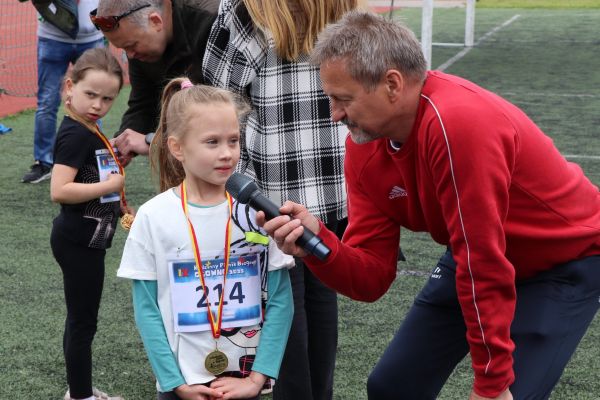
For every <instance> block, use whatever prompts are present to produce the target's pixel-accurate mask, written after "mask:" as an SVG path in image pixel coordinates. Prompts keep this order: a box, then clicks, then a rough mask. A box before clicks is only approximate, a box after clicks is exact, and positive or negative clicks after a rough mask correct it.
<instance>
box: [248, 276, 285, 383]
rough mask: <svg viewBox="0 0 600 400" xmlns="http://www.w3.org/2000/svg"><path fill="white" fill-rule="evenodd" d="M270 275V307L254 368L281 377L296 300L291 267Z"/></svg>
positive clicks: (268, 299) (268, 306) (267, 310)
mask: <svg viewBox="0 0 600 400" xmlns="http://www.w3.org/2000/svg"><path fill="white" fill-rule="evenodd" d="M267 279H268V282H267V285H268V291H269V292H268V298H267V309H266V310H265V321H264V323H263V327H262V331H261V334H260V340H259V342H258V348H257V349H256V358H255V359H254V365H253V366H252V370H253V371H256V372H260V373H261V374H263V375H266V376H269V377H271V378H275V379H277V376H278V375H279V367H280V366H281V360H282V359H283V353H284V352H285V346H286V345H287V340H288V335H289V333H290V327H291V326H292V318H293V316H294V300H293V297H292V286H291V284H290V274H289V272H288V270H287V268H282V269H278V270H275V271H269V272H268V277H267Z"/></svg>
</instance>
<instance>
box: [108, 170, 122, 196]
mask: <svg viewBox="0 0 600 400" xmlns="http://www.w3.org/2000/svg"><path fill="white" fill-rule="evenodd" d="M106 182H107V185H108V189H107V190H108V192H107V193H113V192H120V191H121V190H123V187H124V186H125V177H124V176H123V175H121V174H117V173H114V174H109V175H108V179H107V180H106Z"/></svg>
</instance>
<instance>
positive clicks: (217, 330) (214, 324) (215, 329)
mask: <svg viewBox="0 0 600 400" xmlns="http://www.w3.org/2000/svg"><path fill="white" fill-rule="evenodd" d="M225 196H226V197H227V203H228V205H229V215H228V218H227V225H226V226H225V250H224V251H225V255H224V256H225V266H224V271H223V290H221V293H220V296H219V297H220V298H219V306H218V309H217V319H216V320H215V317H214V316H213V314H212V311H211V310H210V301H208V287H207V286H206V282H205V281H204V271H203V269H202V258H201V257H200V248H199V247H198V241H197V240H196V231H194V225H192V221H191V219H190V216H189V213H188V204H187V193H186V190H185V180H184V181H183V182H181V196H180V197H181V206H182V208H183V213H184V214H185V218H186V219H187V222H188V232H189V234H190V239H191V242H192V248H193V250H194V260H195V261H196V267H197V268H198V275H200V283H201V284H202V290H203V292H204V296H206V299H207V303H208V304H207V307H208V321H209V322H210V330H211V331H212V334H213V337H214V338H215V339H218V338H219V337H220V336H221V322H222V321H223V298H224V296H225V283H226V282H227V273H228V272H229V250H230V248H231V229H230V228H231V210H232V209H233V200H232V198H231V196H230V195H229V193H227V192H225Z"/></svg>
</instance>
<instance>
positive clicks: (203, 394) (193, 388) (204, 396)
mask: <svg viewBox="0 0 600 400" xmlns="http://www.w3.org/2000/svg"><path fill="white" fill-rule="evenodd" d="M175 394H177V396H179V397H180V398H181V399H182V400H211V399H220V398H222V397H223V393H222V392H221V391H219V390H215V389H211V388H209V387H207V386H204V385H181V386H177V387H176V388H175Z"/></svg>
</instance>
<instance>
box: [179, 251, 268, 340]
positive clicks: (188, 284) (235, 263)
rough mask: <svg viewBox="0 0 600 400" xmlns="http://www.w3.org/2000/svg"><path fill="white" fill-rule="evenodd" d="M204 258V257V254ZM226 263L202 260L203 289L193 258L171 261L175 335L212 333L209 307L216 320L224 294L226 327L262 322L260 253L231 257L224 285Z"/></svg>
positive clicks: (219, 260) (207, 258)
mask: <svg viewBox="0 0 600 400" xmlns="http://www.w3.org/2000/svg"><path fill="white" fill-rule="evenodd" d="M203 256H204V254H203ZM224 264H225V260H224V259H223V258H222V257H219V258H215V257H210V254H207V255H206V259H203V260H202V272H203V274H204V282H205V283H206V288H204V287H203V285H202V283H201V281H200V277H199V271H198V268H197V267H196V263H195V261H194V259H193V258H186V259H176V260H173V259H171V260H170V261H169V279H170V284H171V300H172V305H173V318H174V326H175V332H199V331H210V322H209V319H208V312H209V305H210V312H211V313H212V315H213V318H214V320H215V321H216V320H217V312H218V311H219V304H220V303H219V302H220V299H221V294H223V311H222V313H223V317H222V325H221V326H222V327H223V328H237V327H244V326H251V325H256V324H258V323H259V322H260V321H261V319H262V311H261V301H260V283H261V279H260V256H259V254H258V253H257V252H247V253H243V254H242V253H240V252H239V250H238V251H237V254H235V255H233V254H232V255H230V257H229V271H228V274H227V281H226V282H225V285H223V274H224V273H225V268H224V267H225V266H224Z"/></svg>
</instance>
